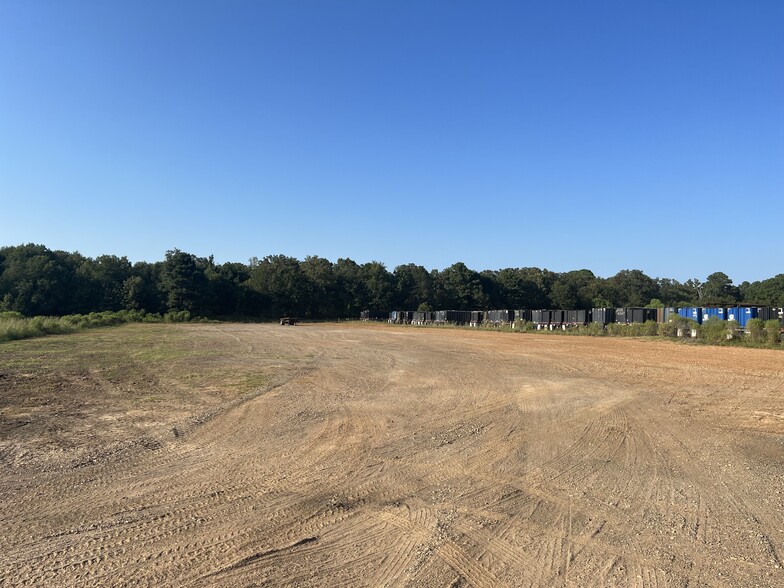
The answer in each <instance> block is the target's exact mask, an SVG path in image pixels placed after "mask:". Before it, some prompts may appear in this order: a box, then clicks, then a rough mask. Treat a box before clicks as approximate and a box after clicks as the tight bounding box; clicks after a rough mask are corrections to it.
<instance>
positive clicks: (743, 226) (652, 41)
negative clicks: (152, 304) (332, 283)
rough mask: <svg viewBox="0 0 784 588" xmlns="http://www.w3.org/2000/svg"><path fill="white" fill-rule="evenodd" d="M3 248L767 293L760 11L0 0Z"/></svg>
mask: <svg viewBox="0 0 784 588" xmlns="http://www.w3.org/2000/svg"><path fill="white" fill-rule="evenodd" d="M0 205H1V206H0V245H16V244H20V243H26V242H35V243H42V244H45V245H47V246H49V247H51V248H53V249H65V250H68V251H80V252H81V253H83V254H85V255H88V256H91V257H94V256H97V255H100V254H104V253H108V254H116V255H127V256H128V257H129V258H130V259H131V260H132V261H139V260H146V261H155V260H159V259H162V258H163V256H164V253H165V251H166V250H167V249H172V248H175V247H177V248H180V249H183V250H185V251H188V252H191V253H195V254H197V255H200V256H206V255H210V254H213V255H214V256H215V258H216V260H217V261H219V262H224V261H243V262H245V261H247V260H248V258H250V257H252V256H258V257H263V256H265V255H269V254H276V253H284V254H287V255H291V256H295V257H298V258H300V259H302V258H304V257H305V256H306V255H319V256H322V257H326V258H328V259H331V260H332V261H335V260H336V259H337V258H338V257H350V258H352V259H354V260H356V261H358V262H360V263H361V262H365V261H370V260H378V261H382V262H384V263H385V264H386V265H387V267H389V268H390V269H393V268H394V267H395V266H396V265H398V264H401V263H408V262H414V263H418V264H421V265H424V266H426V267H427V268H439V269H441V268H444V267H447V266H449V265H451V264H452V263H454V262H456V261H463V262H465V263H466V264H467V265H468V266H469V267H471V268H473V269H476V270H482V269H499V268H502V267H522V266H538V267H546V268H548V269H551V270H553V271H567V270H571V269H580V268H588V269H591V270H593V271H594V273H596V274H597V275H600V276H609V275H613V274H615V273H616V272H617V271H618V270H620V269H641V270H642V271H644V272H645V273H647V274H649V275H651V276H653V277H656V276H661V277H673V278H677V279H679V280H685V279H687V278H689V277H698V278H701V279H704V278H705V277H706V276H707V275H708V274H710V273H712V272H714V271H724V272H726V273H727V274H728V275H729V276H730V277H731V278H732V279H733V280H734V281H735V282H736V283H740V282H742V281H743V280H750V281H753V280H757V279H763V278H766V277H771V276H773V275H775V274H778V273H782V272H784V263H782V233H783V232H784V231H782V223H783V222H784V217H783V216H782V208H783V207H784V2H781V1H779V0H776V1H755V2H738V1H732V2H728V1H716V0H704V1H694V2H683V1H669V2H668V1H657V2H629V1H628V0H624V1H616V2H602V1H596V2H582V1H574V2H543V1H536V2H511V1H510V2H492V1H487V2H475V1H468V0H449V1H446V0H445V1H439V2H435V1H421V0H417V1H395V2H392V1H386V2H375V1H367V0H356V1H340V0H336V1H334V2H330V1H328V0H314V1H298V0H285V1H274V2H273V1H251V0H247V1H224V0H221V1H218V0H214V1H211V2H202V1H193V0H180V1H157V0H156V1H140V0H135V1H131V2H104V1H102V0H92V1H89V2H88V1H80V2H76V1H73V2H71V1H66V0H37V1H30V0H0Z"/></svg>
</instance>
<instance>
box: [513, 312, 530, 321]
mask: <svg viewBox="0 0 784 588" xmlns="http://www.w3.org/2000/svg"><path fill="white" fill-rule="evenodd" d="M514 313H515V320H518V321H527V322H529V323H530V322H531V320H532V316H531V313H532V311H531V309H530V308H522V309H520V310H515V311H514Z"/></svg>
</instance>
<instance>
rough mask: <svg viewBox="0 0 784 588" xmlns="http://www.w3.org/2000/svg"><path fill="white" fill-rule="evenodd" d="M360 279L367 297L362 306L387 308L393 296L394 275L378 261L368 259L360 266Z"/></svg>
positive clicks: (390, 304)
mask: <svg viewBox="0 0 784 588" xmlns="http://www.w3.org/2000/svg"><path fill="white" fill-rule="evenodd" d="M360 268H361V275H362V281H363V282H364V284H365V291H366V292H367V298H366V299H365V304H364V306H365V307H366V308H374V309H389V308H390V307H391V306H392V300H393V298H394V287H395V286H394V277H393V276H392V274H390V273H389V271H387V268H386V266H385V265H384V264H383V263H381V262H379V261H369V262H368V263H363V264H362V265H361V266H360Z"/></svg>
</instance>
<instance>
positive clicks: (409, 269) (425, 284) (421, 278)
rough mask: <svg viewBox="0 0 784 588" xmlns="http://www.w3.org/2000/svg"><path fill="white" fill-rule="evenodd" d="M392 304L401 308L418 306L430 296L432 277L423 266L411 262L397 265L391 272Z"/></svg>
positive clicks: (409, 308)
mask: <svg viewBox="0 0 784 588" xmlns="http://www.w3.org/2000/svg"><path fill="white" fill-rule="evenodd" d="M393 275H394V280H395V295H394V299H393V300H394V305H395V307H396V308H399V309H402V310H411V309H416V308H419V306H420V305H421V304H427V303H428V302H429V301H430V300H431V298H432V290H433V278H432V276H431V275H430V272H428V271H427V270H426V269H425V268H424V267H422V266H421V265H416V264H413V263H408V264H406V265H399V266H397V267H396V268H395V271H394V272H393Z"/></svg>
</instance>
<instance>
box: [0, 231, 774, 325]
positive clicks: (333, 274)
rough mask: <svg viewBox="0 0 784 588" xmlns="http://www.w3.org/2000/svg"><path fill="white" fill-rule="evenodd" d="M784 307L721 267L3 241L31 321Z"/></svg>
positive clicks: (770, 283)
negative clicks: (691, 274)
mask: <svg viewBox="0 0 784 588" xmlns="http://www.w3.org/2000/svg"><path fill="white" fill-rule="evenodd" d="M737 303H748V304H759V305H760V306H784V274H779V275H777V276H774V277H772V278H769V279H767V280H762V281H758V282H753V283H749V282H744V283H742V284H741V285H740V286H736V285H734V284H733V283H732V280H730V278H729V277H728V276H727V275H726V274H725V273H722V272H714V273H711V274H710V275H708V276H707V278H706V279H705V281H704V282H703V281H701V280H699V279H697V278H692V279H689V280H687V281H686V282H684V283H680V282H678V281H677V280H673V279H671V278H651V277H649V276H647V275H645V274H644V273H643V272H642V271H640V270H638V269H627V270H622V271H620V272H618V273H617V274H615V275H614V276H611V277H608V278H602V277H598V276H595V275H594V274H593V272H591V271H590V270H587V269H580V270H574V271H570V272H564V273H556V272H551V271H549V270H547V269H540V268H537V267H520V268H503V269H500V270H482V271H476V270H474V269H471V268H469V267H467V266H466V265H465V264H464V263H462V262H457V263H455V264H453V265H451V266H449V267H447V268H445V269H443V270H436V269H434V270H427V269H426V268H424V267H423V266H421V265H417V264H414V263H409V264H404V265H399V266H397V267H396V268H394V269H393V270H392V271H390V270H389V269H388V268H387V267H386V266H385V265H384V264H383V263H381V262H378V261H370V262H367V263H364V264H358V263H356V262H355V261H353V260H351V259H347V258H346V259H343V258H341V259H338V260H337V261H336V262H334V263H333V262H331V261H330V260H328V259H324V258H322V257H318V256H308V257H306V258H305V259H304V260H298V259H296V258H293V257H289V256H286V255H268V256H266V257H263V258H261V259H259V258H257V257H253V258H251V259H250V260H249V262H248V263H247V264H245V263H238V262H228V263H224V264H218V263H215V261H214V259H213V258H212V257H206V258H205V257H198V256H196V255H194V254H192V253H188V252H185V251H181V250H179V249H172V250H171V251H167V252H166V254H165V258H164V259H163V260H162V261H157V262H152V263H149V262H138V263H134V264H131V262H130V261H128V259H127V258H126V257H117V256H113V255H101V256H99V257H96V258H95V259H92V258H89V257H85V256H83V255H81V254H80V253H78V252H74V253H69V252H65V251H53V250H50V249H48V248H47V247H45V246H43V245H34V244H27V245H18V246H7V247H2V248H0V311H3V310H6V311H16V312H20V313H22V314H23V315H26V316H33V315H65V314H74V313H87V312H93V311H96V312H97V311H103V310H121V309H129V310H145V311H147V312H152V313H163V312H168V311H184V310H185V311H189V312H190V313H191V314H192V315H198V316H205V317H209V318H244V319H272V318H277V317H279V316H284V315H292V316H298V317H302V318H312V319H338V318H356V317H357V316H359V312H360V311H361V310H363V309H365V308H370V309H389V310H392V309H398V310H416V309H454V310H487V309H490V308H497V309H502V308H509V309H515V308H562V309H581V308H591V307H592V306H593V307H596V306H613V307H623V306H647V305H649V304H653V305H654V306H659V305H664V306H692V305H704V304H724V305H730V304H737Z"/></svg>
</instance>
